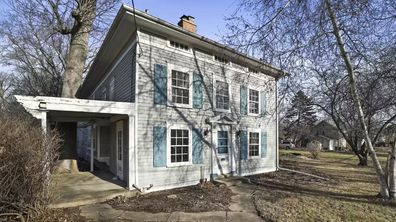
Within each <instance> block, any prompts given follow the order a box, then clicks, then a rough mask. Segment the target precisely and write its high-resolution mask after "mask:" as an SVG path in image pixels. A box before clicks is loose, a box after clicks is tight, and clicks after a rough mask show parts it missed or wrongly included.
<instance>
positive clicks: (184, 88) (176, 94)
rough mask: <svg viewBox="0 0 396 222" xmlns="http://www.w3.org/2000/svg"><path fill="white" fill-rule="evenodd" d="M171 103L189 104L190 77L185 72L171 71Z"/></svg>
mask: <svg viewBox="0 0 396 222" xmlns="http://www.w3.org/2000/svg"><path fill="white" fill-rule="evenodd" d="M171 84H172V85H171V87H172V91H171V93H172V102H173V103H175V104H185V105H189V104H190V75H189V74H188V73H186V72H180V71H176V70H172V79H171Z"/></svg>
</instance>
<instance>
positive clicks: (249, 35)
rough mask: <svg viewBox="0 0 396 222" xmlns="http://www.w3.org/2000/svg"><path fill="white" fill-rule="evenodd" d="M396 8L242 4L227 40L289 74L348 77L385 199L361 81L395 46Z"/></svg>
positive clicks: (286, 0)
mask: <svg viewBox="0 0 396 222" xmlns="http://www.w3.org/2000/svg"><path fill="white" fill-rule="evenodd" d="M394 5H395V2H394V1H385V2H384V1H331V0H324V1H290V0H283V1H282V0H281V1H274V0H249V1H243V2H242V3H241V7H240V8H239V10H238V11H237V12H236V13H235V14H234V15H233V16H232V17H231V18H230V19H229V20H228V21H229V25H228V27H229V30H230V33H229V34H228V35H227V36H226V37H225V41H226V42H228V43H229V44H231V45H234V46H237V47H240V48H241V49H243V50H245V51H246V52H248V53H250V54H253V55H255V56H260V57H261V58H262V59H264V60H267V61H269V62H272V63H275V64H278V66H281V67H282V68H286V69H287V70H288V71H290V72H294V71H295V70H299V71H302V72H303V73H304V74H307V72H306V70H307V69H310V68H312V67H319V66H320V67H326V68H328V69H332V70H334V71H337V72H340V73H343V74H344V75H346V76H347V79H348V82H349V84H348V89H349V92H350V94H351V95H352V102H353V103H352V104H351V105H352V106H354V108H355V109H356V111H357V114H358V115H357V119H358V122H359V127H360V130H361V132H362V135H363V137H364V139H365V141H366V144H367V148H368V151H369V154H370V157H371V159H372V161H373V165H374V168H375V171H376V173H377V178H378V182H379V184H380V193H381V195H382V196H383V197H386V198H388V197H389V189H388V186H387V181H386V178H385V174H384V171H383V169H382V167H381V165H380V162H379V160H378V158H377V155H376V152H375V150H374V148H373V145H372V139H371V137H370V133H369V131H368V127H367V120H366V119H365V118H364V117H365V113H364V111H363V108H362V107H363V105H362V96H361V94H360V93H359V91H358V85H359V83H358V82H357V78H356V76H357V74H358V73H359V71H360V69H362V68H364V69H367V67H372V68H373V69H375V65H376V64H377V63H376V62H377V59H378V57H379V56H381V55H382V52H383V51H385V49H387V48H388V47H389V46H390V45H392V44H393V43H394V42H395V38H394V33H392V31H390V30H395V27H396V16H395V6H394ZM246 10H248V11H249V13H246ZM384 27H387V28H384ZM304 71H305V72H304Z"/></svg>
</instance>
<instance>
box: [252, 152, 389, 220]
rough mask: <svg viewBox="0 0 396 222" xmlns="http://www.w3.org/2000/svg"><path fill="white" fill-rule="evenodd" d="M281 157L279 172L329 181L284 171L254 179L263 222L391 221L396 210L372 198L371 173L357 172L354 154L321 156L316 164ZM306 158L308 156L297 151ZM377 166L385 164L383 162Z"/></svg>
mask: <svg viewBox="0 0 396 222" xmlns="http://www.w3.org/2000/svg"><path fill="white" fill-rule="evenodd" d="M292 152H296V151H281V166H283V167H285V168H289V169H295V170H299V171H303V172H308V173H312V174H315V175H318V176H321V177H325V178H328V180H323V179H317V178H312V177H309V176H305V175H301V174H296V173H292V172H287V171H280V172H276V173H269V174H262V175H257V176H252V177H251V180H252V181H253V182H254V183H256V184H259V186H258V189H257V191H256V192H255V193H254V197H253V199H254V202H255V204H256V207H257V209H258V211H259V213H260V214H261V216H262V217H263V218H264V219H265V220H267V221H394V218H396V205H395V204H394V203H392V202H388V201H383V200H382V199H379V198H377V197H376V194H377V193H378V190H379V187H378V185H377V182H376V177H375V173H374V171H373V169H372V167H371V166H370V167H358V166H357V165H356V164H357V163H358V160H357V158H355V157H354V156H353V155H352V154H340V153H330V152H323V153H322V154H321V159H320V160H313V159H310V158H293V157H292V156H293V155H291V153H292ZM298 153H301V154H303V155H304V156H310V154H309V153H308V152H304V151H298ZM381 160H382V161H384V160H385V159H384V158H383V157H381Z"/></svg>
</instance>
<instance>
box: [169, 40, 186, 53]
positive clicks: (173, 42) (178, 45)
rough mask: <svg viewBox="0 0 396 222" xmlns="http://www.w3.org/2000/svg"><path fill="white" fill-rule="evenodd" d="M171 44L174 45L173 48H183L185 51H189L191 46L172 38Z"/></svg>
mask: <svg viewBox="0 0 396 222" xmlns="http://www.w3.org/2000/svg"><path fill="white" fill-rule="evenodd" d="M169 45H170V46H171V47H173V48H176V49H181V50H184V51H189V50H190V48H189V47H188V46H187V45H185V44H183V43H180V42H175V41H172V40H170V41H169Z"/></svg>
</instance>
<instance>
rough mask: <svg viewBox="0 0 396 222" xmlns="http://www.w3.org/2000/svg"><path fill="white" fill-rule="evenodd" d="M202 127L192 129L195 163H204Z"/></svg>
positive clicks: (193, 159) (193, 160) (193, 158)
mask: <svg viewBox="0 0 396 222" xmlns="http://www.w3.org/2000/svg"><path fill="white" fill-rule="evenodd" d="M202 139H203V137H202V129H193V131H192V162H193V164H203V141H202Z"/></svg>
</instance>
